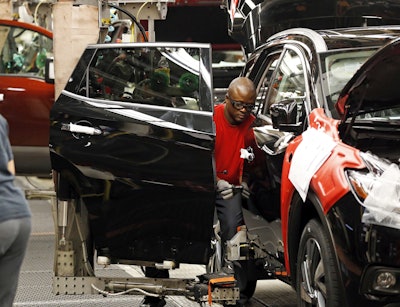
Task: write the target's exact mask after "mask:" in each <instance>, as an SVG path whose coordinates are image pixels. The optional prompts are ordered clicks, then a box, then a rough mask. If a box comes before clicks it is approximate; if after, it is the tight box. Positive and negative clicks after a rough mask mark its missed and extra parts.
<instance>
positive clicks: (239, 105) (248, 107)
mask: <svg viewBox="0 0 400 307" xmlns="http://www.w3.org/2000/svg"><path fill="white" fill-rule="evenodd" d="M226 97H227V98H228V99H229V100H230V102H231V104H232V106H233V107H234V108H235V109H236V110H241V109H243V108H245V109H246V111H247V112H251V111H253V110H254V107H255V105H254V104H252V103H243V102H240V101H236V100H233V99H232V98H230V97H229V96H226Z"/></svg>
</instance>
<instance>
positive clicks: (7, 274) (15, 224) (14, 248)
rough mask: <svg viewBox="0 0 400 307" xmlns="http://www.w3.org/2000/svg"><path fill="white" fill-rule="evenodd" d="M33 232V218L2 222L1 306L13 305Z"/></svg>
mask: <svg viewBox="0 0 400 307" xmlns="http://www.w3.org/2000/svg"><path fill="white" fill-rule="evenodd" d="M30 233H31V219H30V218H23V219H13V220H8V221H5V222H2V223H0V306H1V307H11V306H12V305H13V301H14V298H15V294H16V292H17V286H18V279H19V273H20V270H21V265H22V262H23V260H24V257H25V252H26V248H27V245H28V241H29V236H30Z"/></svg>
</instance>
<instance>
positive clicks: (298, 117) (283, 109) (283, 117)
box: [270, 99, 305, 134]
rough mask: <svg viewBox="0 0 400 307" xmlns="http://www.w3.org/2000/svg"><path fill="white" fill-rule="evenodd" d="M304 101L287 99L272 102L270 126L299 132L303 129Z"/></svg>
mask: <svg viewBox="0 0 400 307" xmlns="http://www.w3.org/2000/svg"><path fill="white" fill-rule="evenodd" d="M302 106H304V103H299V102H297V101H296V100H294V99H288V100H283V101H279V102H277V103H273V104H272V105H271V107H270V114H271V119H272V126H273V127H274V128H275V129H279V130H281V131H285V132H293V133H295V134H300V133H301V132H302V131H303V121H304V118H305V116H304V115H305V114H304V111H303V107H302Z"/></svg>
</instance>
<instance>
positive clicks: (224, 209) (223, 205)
mask: <svg viewBox="0 0 400 307" xmlns="http://www.w3.org/2000/svg"><path fill="white" fill-rule="evenodd" d="M215 207H216V209H217V216H218V219H219V223H220V226H221V238H222V242H223V243H225V242H226V241H227V240H230V239H232V237H233V236H234V235H235V234H236V232H237V227H238V226H241V225H243V224H244V221H243V212H242V194H241V193H239V192H237V193H235V194H234V195H233V197H232V198H230V199H223V198H222V197H221V196H220V195H219V194H217V199H216V202H215Z"/></svg>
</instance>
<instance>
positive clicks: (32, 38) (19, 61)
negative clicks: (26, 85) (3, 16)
mask: <svg viewBox="0 0 400 307" xmlns="http://www.w3.org/2000/svg"><path fill="white" fill-rule="evenodd" d="M0 48H1V50H0V51H1V52H0V57H1V59H0V73H2V74H17V75H19V74H21V75H26V74H27V75H30V76H32V75H33V76H38V77H44V69H45V64H46V58H47V57H48V55H49V54H51V53H52V52H53V41H52V39H50V38H48V37H46V36H44V35H42V34H40V33H38V32H35V31H32V30H28V29H24V28H19V27H11V26H0Z"/></svg>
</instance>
